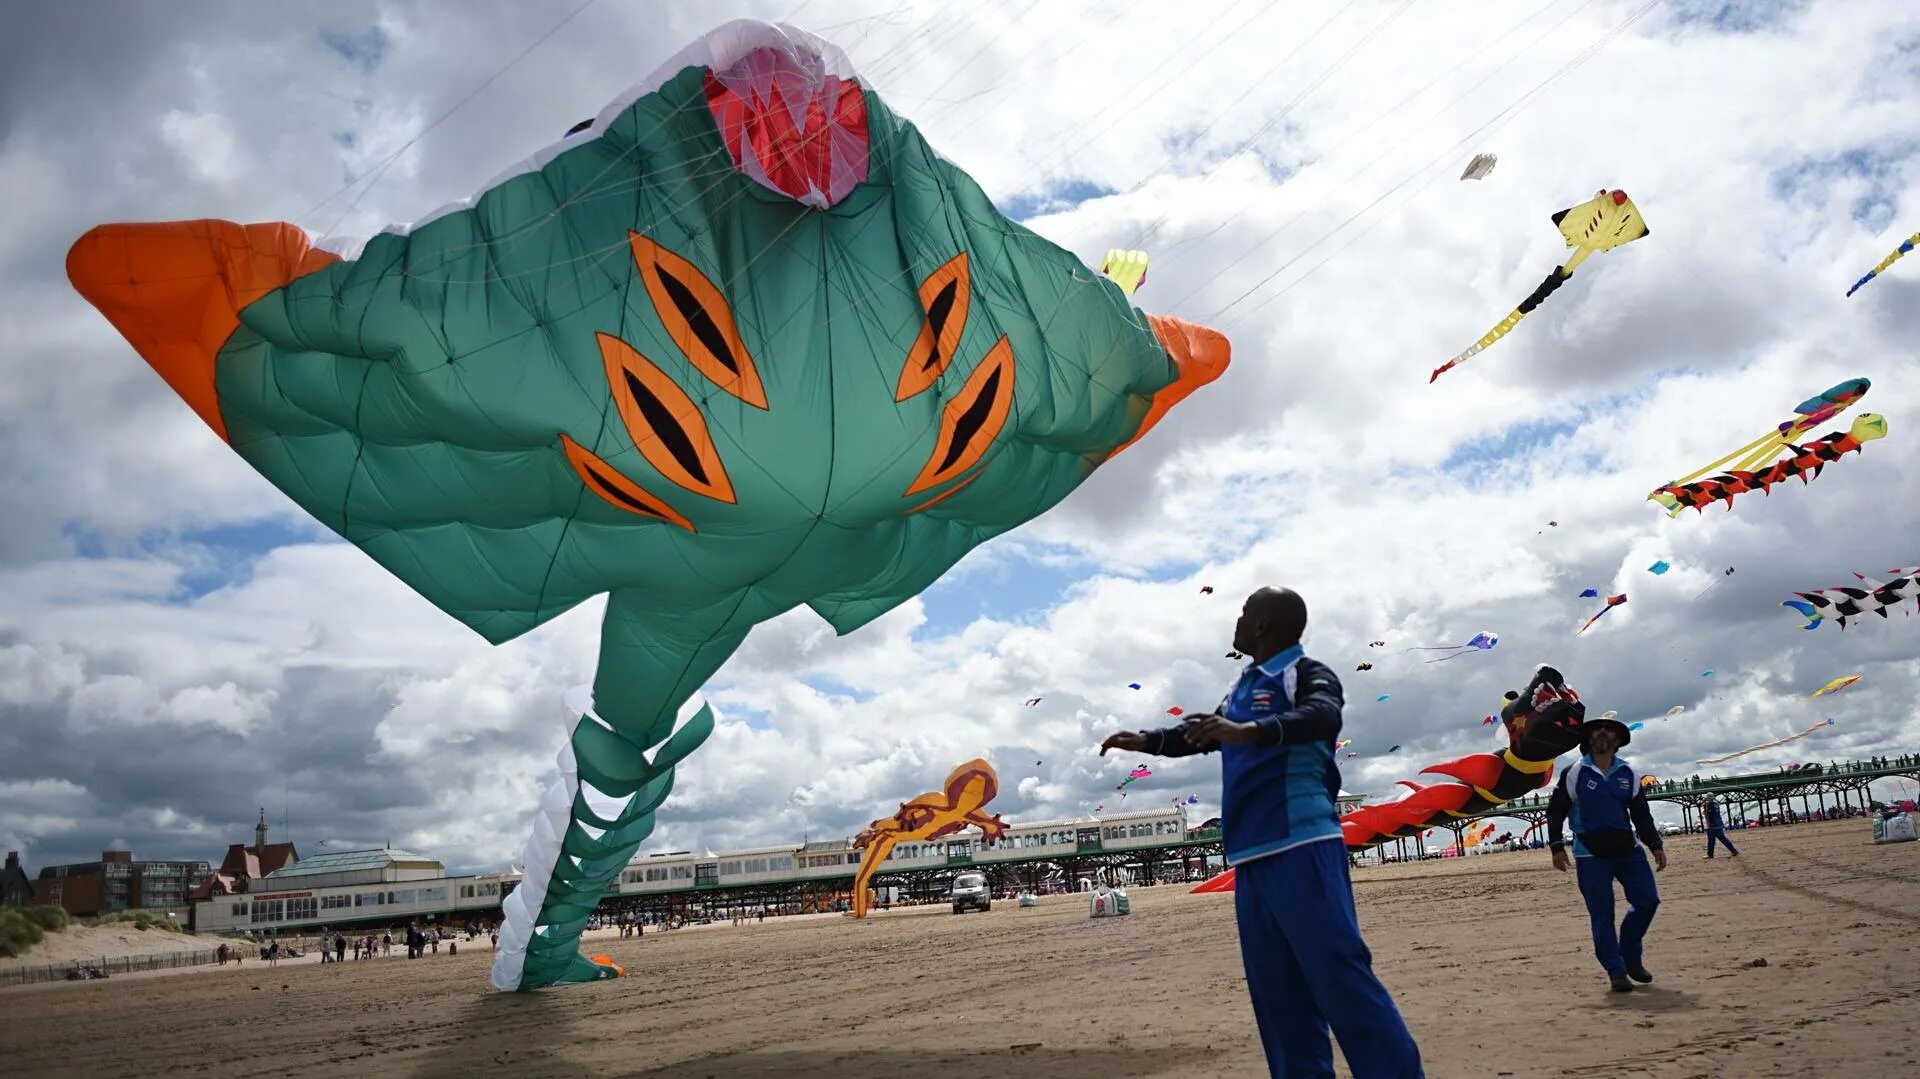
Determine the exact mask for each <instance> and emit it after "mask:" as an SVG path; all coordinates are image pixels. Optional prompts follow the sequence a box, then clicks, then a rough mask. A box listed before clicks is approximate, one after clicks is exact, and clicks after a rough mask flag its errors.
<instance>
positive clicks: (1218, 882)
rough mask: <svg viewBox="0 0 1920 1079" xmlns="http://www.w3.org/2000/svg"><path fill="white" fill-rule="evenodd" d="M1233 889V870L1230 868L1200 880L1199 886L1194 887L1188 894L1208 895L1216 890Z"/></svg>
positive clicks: (1226, 890) (1229, 890) (1228, 890)
mask: <svg viewBox="0 0 1920 1079" xmlns="http://www.w3.org/2000/svg"><path fill="white" fill-rule="evenodd" d="M1231 891H1233V870H1231V869H1229V870H1227V871H1226V872H1224V873H1219V874H1216V875H1215V876H1212V877H1208V878H1207V879H1206V880H1204V881H1202V882H1200V884H1199V885H1198V886H1196V887H1195V888H1193V890H1191V891H1189V892H1188V893H1187V894H1188V895H1207V894H1210V893H1214V892H1231Z"/></svg>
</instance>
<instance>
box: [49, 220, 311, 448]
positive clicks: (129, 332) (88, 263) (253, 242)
mask: <svg viewBox="0 0 1920 1079" xmlns="http://www.w3.org/2000/svg"><path fill="white" fill-rule="evenodd" d="M339 258H340V257H339V256H338V255H335V254H333V253H332V252H329V251H322V250H319V249H317V248H315V247H314V246H313V244H312V241H311V240H310V239H309V238H308V237H307V234H306V232H305V231H304V230H302V229H300V228H299V227H298V226H295V225H290V224H287V223H285V222H270V223H267V224H259V225H236V224H234V223H233V222H231V221H211V220H203V221H167V222H159V223H154V224H121V225H101V226H98V227H97V228H94V229H91V230H89V231H88V232H87V234H86V235H84V236H82V237H80V239H79V240H77V241H75V242H74V245H73V247H72V249H71V250H69V251H68V252H67V279H68V280H69V281H71V282H73V287H74V289H75V290H76V291H78V292H79V293H80V295H81V296H84V297H85V298H86V299H87V302H89V303H91V304H93V306H95V307H96V308H99V310H100V313H101V314H103V315H105V316H106V317H107V321H108V322H111V323H113V326H114V328H115V329H117V330H119V331H120V333H121V335H122V336H124V337H125V338H126V339H127V343H128V344H131V345H132V346H133V347H134V351H136V352H138V353H140V356H141V358H142V359H144V360H146V361H147V363H148V364H149V365H150V366H152V367H153V369H154V370H155V371H156V372H158V373H159V375H160V377H161V378H163V379H165V380H166V383H167V385H169V386H171V387H173V391H174V392H175V393H177V394H179V395H180V399H181V400H183V401H185V402H186V403H187V404H188V405H189V406H190V407H192V409H193V410H194V411H195V412H197V413H199V415H200V418H201V419H203V420H205V421H206V423H207V426H209V427H211V428H213V430H214V433H215V434H218V435H219V436H220V437H221V438H222V439H225V438H226V437H227V424H226V420H225V418H224V417H222V416H221V414H220V400H219V395H218V394H217V392H216V391H215V389H214V363H215V361H216V359H217V358H218V357H219V355H220V349H221V348H222V347H223V346H224V345H225V344H226V343H227V339H228V338H230V337H232V336H233V331H234V330H235V329H236V328H238V327H239V325H240V312H241V310H242V309H244V308H245V307H246V306H247V305H248V304H250V303H252V302H254V301H255V300H257V299H259V298H260V297H262V296H264V295H266V294H267V293H269V292H272V291H273V290H274V289H277V288H281V287H283V286H285V285H286V284H288V283H289V282H292V281H294V280H296V279H298V278H300V277H304V276H306V275H307V274H310V273H313V272H314V271H316V270H319V269H322V268H324V267H326V266H329V265H331V264H333V263H335V262H338V261H339Z"/></svg>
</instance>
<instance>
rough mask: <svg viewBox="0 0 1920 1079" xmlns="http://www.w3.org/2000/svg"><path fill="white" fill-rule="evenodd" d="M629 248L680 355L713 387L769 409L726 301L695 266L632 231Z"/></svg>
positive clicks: (762, 388)
mask: <svg viewBox="0 0 1920 1079" xmlns="http://www.w3.org/2000/svg"><path fill="white" fill-rule="evenodd" d="M627 243H628V245H629V246H630V247H632V248H633V261H634V265H636V266H638V267H639V268H640V280H641V281H642V282H644V283H645V284H646V286H647V295H648V296H649V297H651V298H652V299H653V309H654V311H655V312H657V313H658V314H659V315H660V321H661V323H662V324H663V325H665V326H666V328H667V335H668V336H669V337H671V338H673V343H674V344H675V345H677V346H679V348H680V351H681V353H683V354H684V355H685V356H686V357H687V359H688V360H691V361H692V362H693V366H694V367H696V368H698V369H699V371H700V373H701V374H703V375H705V376H707V378H708V379H709V380H710V381H712V383H713V384H714V385H716V386H718V387H720V388H721V389H723V390H725V391H727V392H728V393H730V394H732V395H733V396H735V397H738V398H739V399H740V400H742V401H745V402H746V403H747V404H750V405H752V406H753V407H755V408H759V409H764V408H766V407H767V391H766V388H765V387H764V386H762V385H761V384H760V369H759V368H758V367H755V366H754V363H753V357H752V356H750V355H748V353H747V346H746V345H745V344H744V343H742V342H741V340H740V328H739V327H738V326H736V325H734V322H733V309H732V308H731V307H730V306H728V304H727V300H726V297H724V296H722V295H720V290H719V289H718V288H715V287H714V284H713V282H711V281H709V280H707V275H706V274H703V273H701V272H700V271H699V269H698V268H696V267H695V266H694V265H693V263H691V262H688V261H687V260H686V259H683V258H681V257H680V256H679V255H676V254H674V253H673V252H671V251H669V250H667V249H666V248H664V247H661V246H660V245H659V244H657V243H654V242H653V241H652V240H649V239H647V238H646V237H645V236H642V235H640V234H639V233H637V232H629V233H627Z"/></svg>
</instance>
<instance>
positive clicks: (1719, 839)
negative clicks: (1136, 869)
mask: <svg viewBox="0 0 1920 1079" xmlns="http://www.w3.org/2000/svg"><path fill="white" fill-rule="evenodd" d="M1715 843H1719V844H1720V845H1721V846H1724V847H1726V848H1727V851H1728V853H1731V854H1739V853H1740V848H1739V847H1736V846H1734V845H1733V840H1731V839H1728V838H1727V832H1726V829H1724V828H1709V829H1707V857H1709V858H1711V857H1713V845H1714V844H1715ZM1234 879H1235V880H1239V879H1240V878H1239V877H1238V876H1237V875H1236V876H1235V877H1234Z"/></svg>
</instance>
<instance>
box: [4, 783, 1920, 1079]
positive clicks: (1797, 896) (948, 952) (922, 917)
mask: <svg viewBox="0 0 1920 1079" xmlns="http://www.w3.org/2000/svg"><path fill="white" fill-rule="evenodd" d="M1738 841H1739V843H1740V844H1741V850H1742V852H1743V855H1744V856H1743V857H1741V858H1739V859H1737V860H1734V859H1728V858H1727V857H1726V856H1725V855H1724V854H1723V855H1722V857H1721V858H1720V859H1719V860H1716V861H1713V862H1707V861H1703V860H1702V859H1701V853H1702V849H1701V848H1702V842H1701V841H1700V840H1699V839H1698V838H1697V837H1675V839H1673V840H1670V843H1671V846H1670V848H1669V849H1670V851H1671V853H1672V854H1673V862H1672V865H1671V866H1670V867H1669V868H1668V870H1667V871H1666V872H1665V873H1663V874H1661V875H1660V878H1659V883H1660V887H1661V893H1662V900H1663V902H1662V905H1661V909H1660V912H1659V915H1658V916H1657V918H1656V920H1655V921H1654V924H1653V930H1652V933H1651V935H1650V937H1649V947H1648V953H1647V964H1648V966H1649V967H1650V968H1651V969H1652V970H1653V971H1654V973H1655V975H1656V979H1657V980H1656V981H1655V983H1654V984H1653V985H1651V986H1647V987H1643V988H1641V989H1640V990H1639V991H1637V992H1634V993H1632V994H1626V995H1615V994H1611V993H1609V992H1608V991H1607V984H1606V980H1605V978H1604V977H1603V976H1602V974H1601V971H1600V968H1599V966H1598V964H1597V963H1596V962H1595V961H1594V959H1593V957H1592V954H1591V951H1590V944H1589V941H1588V938H1587V932H1586V915H1585V910H1584V908H1583V907H1582V905H1581V903H1580V900H1579V896H1578V893H1577V890H1576V889H1575V887H1574V883H1573V880H1572V879H1571V876H1570V875H1562V874H1560V873H1558V872H1555V871H1554V870H1553V869H1552V868H1551V866H1550V864H1549V862H1548V859H1547V855H1546V852H1544V851H1537V852H1526V853H1517V854H1496V855H1488V856H1485V857H1477V858H1472V859H1468V860H1465V861H1455V860H1447V861H1433V862H1426V863H1420V864H1414V865H1399V866H1388V867H1382V868H1375V869H1366V870H1361V871H1359V872H1357V873H1356V874H1355V891H1356V895H1357V898H1358V904H1359V910H1360V918H1361V922H1362V924H1363V926H1364V928H1365V930H1366V934H1367V938H1368V941H1369V943H1370V944H1371V945H1372V947H1373V951H1374V957H1375V964H1376V968H1377V969H1378V970H1379V971H1380V974H1381V976H1382V978H1383V979H1384V980H1385V982H1386V983H1387V986H1388V988H1389V989H1390V990H1391V991H1392V992H1393V994H1394V996H1395V998H1396V999H1397V1000H1398V1001H1399V1003H1400V1007H1401V1010H1402V1012H1403V1013H1404V1014H1405V1015H1406V1017H1407V1020H1408V1023H1409V1025H1410V1026H1411V1027H1412V1029H1413V1032H1414V1035H1415V1037H1416V1038H1417V1039H1418V1040H1419V1043H1420V1048H1421V1052H1422V1055H1423V1057H1424V1059H1425V1062H1426V1067H1427V1074H1428V1075H1431V1076H1516V1077H1518V1076H1553V1075H1570V1076H1615V1075H1635V1076H1698V1077H1702V1079H1705V1077H1719V1076H1815V1075H1818V1076H1828V1077H1839V1076H1888V1075H1898V1074H1909V1075H1910V1074H1915V1073H1916V1072H1920V933H1916V932H1915V925H1916V921H1920V844H1912V843H1909V844H1900V845H1893V846H1880V847H1876V846H1874V845H1872V843H1871V842H1870V838H1869V827H1868V825H1867V824H1866V823H1865V822H1863V821H1842V822H1835V823H1827V824H1802V825H1797V826H1794V827H1790V828H1775V829H1765V830H1757V831H1748V832H1744V833H1741V834H1740V835H1739V837H1738ZM1131 894H1132V897H1133V913H1132V914H1131V915H1130V916H1128V917H1126V918H1119V919H1102V920H1100V921H1092V920H1090V919H1089V918H1088V917H1087V904H1086V900H1085V899H1084V897H1072V896H1056V897H1048V898H1047V899H1045V900H1043V901H1042V903H1041V905H1040V906H1039V907H1038V908H1034V909H1027V910H1021V909H1018V908H1017V907H1015V905H1014V904H1013V903H1011V902H1003V903H996V904H995V905H994V909H993V911H992V912H991V913H988V914H984V915H982V914H969V915H964V916H960V917H954V916H952V915H950V914H949V913H948V912H947V911H946V910H945V908H941V907H932V908H919V909H915V910H901V911H892V912H886V913H881V914H877V915H875V916H874V917H872V918H870V919H869V920H867V921H866V922H864V923H855V922H852V921H849V920H847V919H844V918H839V917H833V916H827V917H822V918H806V919H783V920H777V921H771V922H768V923H766V924H750V925H747V926H744V927H739V928H735V927H732V926H709V927H704V928H702V929H700V930H694V931H683V932H678V933H671V934H664V935H655V934H650V935H648V936H646V937H644V938H641V939H639V940H631V939H630V940H620V939H618V937H617V935H615V934H613V933H610V932H609V933H601V934H593V935H590V938H589V946H590V947H591V949H592V950H594V951H604V952H607V953H610V954H612V955H613V956H614V957H615V958H616V959H617V960H618V961H619V962H621V963H623V964H625V965H626V967H627V970H628V974H629V977H627V978H626V979H624V980H620V981H615V982H607V983H601V984H598V985H593V986H576V987H572V988H568V989H563V990H557V991H544V992H537V993H530V994H516V995H505V994H500V993H496V992H494V991H492V990H491V989H490V988H489V987H488V986H487V984H486V968H487V964H488V962H489V960H490V958H491V952H490V951H489V950H488V949H487V947H486V946H485V944H484V942H483V943H482V944H481V945H480V946H479V947H477V948H468V947H463V948H462V949H461V952H460V954H459V955H457V956H448V955H445V954H442V955H439V956H434V957H430V958H427V959H423V960H418V961H407V960H404V959H386V960H375V961H371V962H351V961H350V962H347V963H345V964H340V965H331V964H329V965H325V966H322V965H320V964H317V963H301V964H297V965H287V966H282V967H280V968H279V969H277V970H275V969H269V968H268V967H267V966H266V965H265V964H259V963H256V962H248V963H247V964H246V966H245V967H243V968H239V969H235V968H233V967H226V968H218V967H214V968H197V969H194V970H190V971H182V972H179V973H177V974H167V975H165V976H155V977H146V978H136V979H119V978H116V979H112V980H109V981H104V982H86V983H62V984H56V985H51V986H41V987H34V988H25V989H18V990H9V991H5V992H0V1007H3V1008H4V1009H5V1015H6V1017H7V1022H6V1023H4V1024H0V1059H4V1060H6V1061H7V1062H8V1073H9V1074H10V1075H14V1076H29V1075H34V1076H38V1075H72V1074H114V1073H121V1072H126V1071H134V1070H137V1071H139V1072H143V1073H149V1074H176V1073H206V1072H214V1071H219V1072H225V1073H229V1074H247V1075H255V1076H275V1075H345V1074H352V1075H355V1076H425V1075H433V1076H439V1075H455V1074H459V1075H471V1074H476V1073H477V1074H497V1075H515V1076H519V1075H565V1076H579V1075H658V1076H685V1077H694V1076H842V1077H854V1076H895V1077H899V1076H917V1075H939V1074H955V1075H969V1076H1002V1075H1014V1076H1027V1075H1034V1076H1057V1077H1080V1076H1086V1077H1094V1076H1100V1077H1112V1076H1127V1075H1141V1076H1159V1075H1164V1076H1174V1075H1178V1076H1244V1075H1258V1074H1264V1068H1263V1063H1262V1060H1261V1057H1260V1051H1259V1044H1258V1037H1257V1035H1256V1034H1255V1032H1254V1029H1253V1017H1252V1012H1251V1010H1250V1008H1249V1006H1248V1003H1247V997H1246V991H1245V985H1244V982H1243V979H1242V977H1241V973H1240V958H1239V953H1238V944H1237V940H1236V937H1235V933H1234V924H1233V904H1232V900H1231V897H1228V896H1194V895H1189V894H1187V890H1186V888H1184V887H1166V886H1163V887H1158V888H1136V889H1133V890H1132V893H1131ZM595 938H597V939H595ZM1763 961H1764V962H1763ZM1340 1074H1342V1075H1346V1074H1348V1073H1347V1071H1346V1070H1345V1068H1344V1065H1342V1067H1341V1071H1340Z"/></svg>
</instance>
